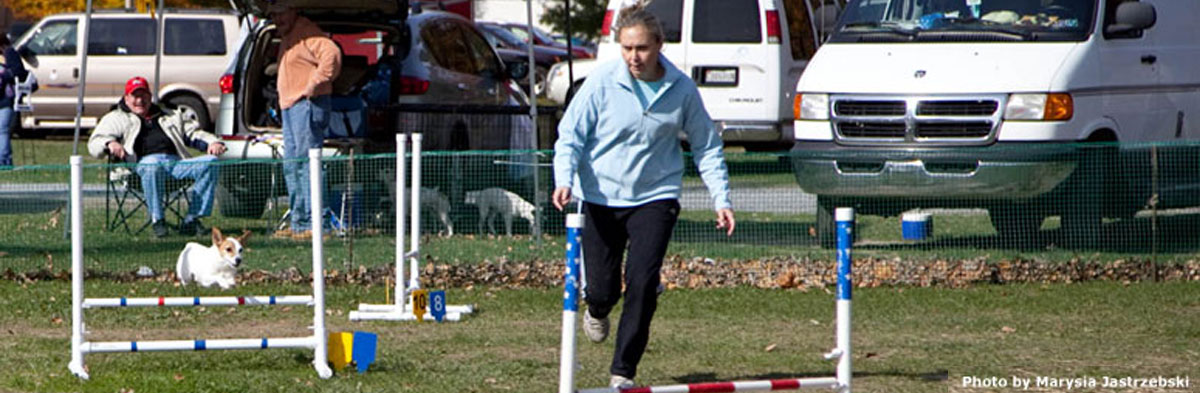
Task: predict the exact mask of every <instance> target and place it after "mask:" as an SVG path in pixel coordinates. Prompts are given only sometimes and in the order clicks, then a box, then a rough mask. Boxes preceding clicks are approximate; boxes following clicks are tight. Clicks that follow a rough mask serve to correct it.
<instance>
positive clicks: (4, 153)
mask: <svg viewBox="0 0 1200 393" xmlns="http://www.w3.org/2000/svg"><path fill="white" fill-rule="evenodd" d="M12 120H13V108H12V106H11V105H9V106H5V107H0V167H6V166H12V164H13V162H12Z"/></svg>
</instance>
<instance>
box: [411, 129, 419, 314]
mask: <svg viewBox="0 0 1200 393" xmlns="http://www.w3.org/2000/svg"><path fill="white" fill-rule="evenodd" d="M412 145H413V146H412V152H413V162H412V171H413V174H412V185H411V186H409V187H410V188H411V189H412V204H411V207H412V221H411V222H410V223H411V224H412V233H410V234H409V236H411V237H412V239H411V240H410V241H409V245H408V248H409V249H410V250H411V251H409V254H410V255H409V258H410V259H409V262H411V263H412V265H411V266H412V270H411V271H409V277H408V280H409V284H408V287H409V290H410V291H415V290H417V289H421V280H420V274H421V267H420V266H418V265H419V264H420V263H421V134H416V133H414V134H413V135H412ZM413 311H414V312H415V311H416V310H413Z"/></svg>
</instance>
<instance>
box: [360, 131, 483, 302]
mask: <svg viewBox="0 0 1200 393" xmlns="http://www.w3.org/2000/svg"><path fill="white" fill-rule="evenodd" d="M407 144H408V136H407V135H405V134H396V203H395V205H396V287H395V294H396V300H395V302H394V304H365V303H363V304H359V305H358V311H351V312H350V320H351V321H368V320H383V321H415V320H417V315H416V314H415V313H413V301H412V294H413V293H414V292H415V291H417V290H419V289H421V276H420V275H421V268H420V262H421V134H419V133H416V134H413V135H412V185H410V186H408V187H407V188H408V189H409V190H410V191H411V193H412V221H411V222H410V224H411V226H412V229H411V230H412V234H411V238H410V239H409V248H410V250H408V251H407V252H406V251H405V250H404V219H405V216H404V205H405V202H406V201H405V197H404V190H405V185H406V184H408V183H407V182H406V181H405V177H406V176H405V175H406V172H405V170H406V168H405V164H404V158H405V155H406V154H407V149H408V148H407ZM406 259H407V260H408V262H409V267H410V270H409V277H408V279H409V280H408V283H407V287H406V284H405V280H404V278H405V277H404V262H405V260H406ZM426 303H428V302H426ZM444 307H445V311H446V316H445V318H444V319H445V320H447V321H457V320H459V319H461V318H462V316H463V315H464V314H470V313H471V312H473V311H474V309H473V308H472V307H471V306H466V305H444ZM425 308H426V310H425V315H432V314H431V313H430V312H429V311H430V310H429V309H428V305H426V306H425Z"/></svg>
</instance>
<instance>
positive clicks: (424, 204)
mask: <svg viewBox="0 0 1200 393" xmlns="http://www.w3.org/2000/svg"><path fill="white" fill-rule="evenodd" d="M380 173H381V175H380V176H381V179H382V180H383V181H384V182H385V183H387V185H388V186H387V190H388V198H391V199H390V200H389V201H388V202H391V205H392V206H396V170H395V169H393V168H387V169H384V170H382V171H380ZM404 192H406V194H404V196H405V197H408V196H410V195H412V189H410V188H408V187H405V188H404ZM408 203H412V200H408ZM421 211H422V212H432V213H433V214H436V215H437V217H438V220H439V221H441V222H442V226H444V227H445V228H446V236H454V223H453V222H452V221H450V199H448V198H446V196H445V195H442V193H441V192H439V191H438V190H437V189H433V188H429V187H421ZM406 213H407V212H406Z"/></svg>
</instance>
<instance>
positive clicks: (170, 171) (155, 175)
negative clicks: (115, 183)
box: [136, 154, 218, 221]
mask: <svg viewBox="0 0 1200 393" xmlns="http://www.w3.org/2000/svg"><path fill="white" fill-rule="evenodd" d="M216 160H217V157H216V156H211V155H205V156H200V157H192V158H189V159H186V160H180V159H179V156H177V155H174V154H151V155H148V156H145V157H142V158H141V159H139V160H138V165H137V168H136V170H137V174H138V176H141V178H142V192H143V193H144V194H145V197H146V210H149V211H150V220H151V221H160V220H162V219H163V205H162V193H163V184H165V183H166V180H167V178H166V177H167V176H171V177H172V178H175V179H185V178H187V179H192V180H193V181H194V183H192V190H191V191H192V195H191V201H190V202H189V203H188V213H187V217H185V218H184V221H189V220H192V219H195V218H198V217H206V216H208V215H209V214H212V206H213V199H214V196H215V193H216V190H217V171H218V169H217V166H216V165H212V162H214V161H216Z"/></svg>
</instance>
